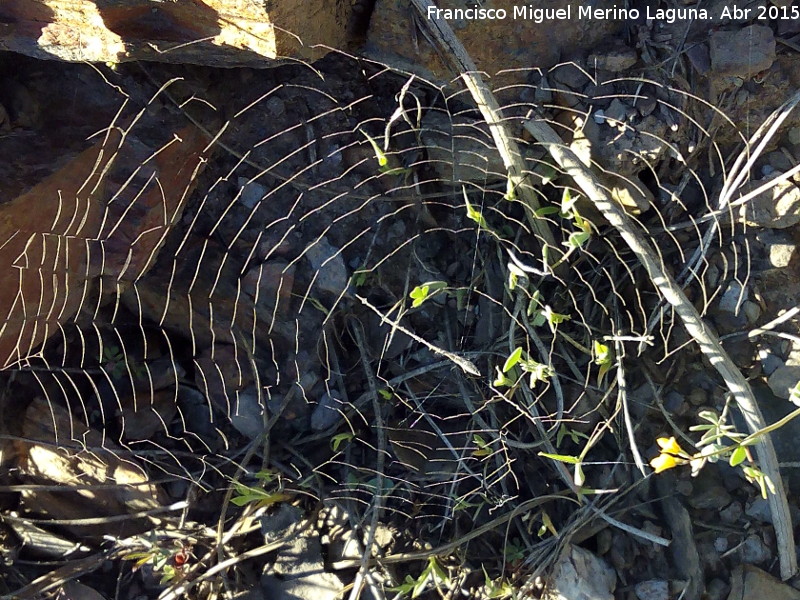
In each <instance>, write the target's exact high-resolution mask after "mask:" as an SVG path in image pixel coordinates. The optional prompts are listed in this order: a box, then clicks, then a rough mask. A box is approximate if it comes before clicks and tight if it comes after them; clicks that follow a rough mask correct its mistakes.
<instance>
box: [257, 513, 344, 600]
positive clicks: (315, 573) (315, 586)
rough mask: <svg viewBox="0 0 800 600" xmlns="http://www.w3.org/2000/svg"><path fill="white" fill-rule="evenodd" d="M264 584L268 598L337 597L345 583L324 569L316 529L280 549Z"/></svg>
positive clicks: (332, 599)
mask: <svg viewBox="0 0 800 600" xmlns="http://www.w3.org/2000/svg"><path fill="white" fill-rule="evenodd" d="M290 529H291V526H290ZM286 531H288V532H289V533H290V530H286ZM261 587H262V588H263V589H264V590H265V591H266V592H267V597H269V598H282V599H286V600H290V599H292V600H297V599H303V600H336V599H337V598H339V594H341V592H342V590H343V589H344V584H343V583H342V581H341V580H340V579H339V578H338V577H336V575H334V574H332V573H328V572H327V571H325V563H324V560H323V558H322V546H321V544H320V540H319V537H318V534H317V532H316V531H304V532H302V533H300V534H299V535H297V536H296V537H295V538H294V539H292V540H291V542H289V544H288V545H287V546H285V547H284V548H283V549H281V551H280V552H279V553H278V556H277V558H276V559H275V563H274V564H273V566H272V569H271V570H270V572H268V573H265V574H264V576H262V578H261Z"/></svg>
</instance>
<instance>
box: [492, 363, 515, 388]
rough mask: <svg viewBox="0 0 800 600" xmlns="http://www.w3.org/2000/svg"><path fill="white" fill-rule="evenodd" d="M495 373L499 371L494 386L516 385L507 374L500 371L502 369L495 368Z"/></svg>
mask: <svg viewBox="0 0 800 600" xmlns="http://www.w3.org/2000/svg"><path fill="white" fill-rule="evenodd" d="M494 369H495V371H497V377H496V378H495V380H494V382H493V383H492V385H494V386H495V387H511V386H512V385H514V383H515V381H514V380H513V379H511V378H510V377H507V376H506V375H505V373H503V372H502V371H501V370H500V367H495V368H494Z"/></svg>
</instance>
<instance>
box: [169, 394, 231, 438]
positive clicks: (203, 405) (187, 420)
mask: <svg viewBox="0 0 800 600" xmlns="http://www.w3.org/2000/svg"><path fill="white" fill-rule="evenodd" d="M178 411H179V413H180V418H179V419H177V423H179V424H180V425H179V427H180V429H179V430H178V431H177V432H176V434H177V435H178V436H179V437H180V438H181V439H185V440H187V441H191V443H192V446H193V447H194V446H198V447H202V448H203V449H204V450H205V451H206V452H208V453H214V452H216V451H217V450H219V449H221V448H222V447H223V445H224V438H223V436H222V433H221V432H220V430H219V429H218V428H217V426H216V424H215V420H214V412H213V410H212V408H211V406H210V405H209V403H208V399H207V398H206V397H205V396H204V395H203V394H202V393H201V392H199V391H198V390H197V389H195V388H193V387H189V386H188V385H183V384H181V385H179V386H178Z"/></svg>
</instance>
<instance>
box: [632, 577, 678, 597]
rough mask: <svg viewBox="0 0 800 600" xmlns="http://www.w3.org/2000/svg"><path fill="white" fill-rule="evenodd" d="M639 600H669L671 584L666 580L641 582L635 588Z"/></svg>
mask: <svg viewBox="0 0 800 600" xmlns="http://www.w3.org/2000/svg"><path fill="white" fill-rule="evenodd" d="M633 590H634V592H636V597H637V598H638V599H639V600H669V597H670V593H669V582H668V581H665V580H664V579H650V580H648V581H641V582H639V583H637V584H636V586H634V588H633Z"/></svg>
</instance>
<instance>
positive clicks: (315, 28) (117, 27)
mask: <svg viewBox="0 0 800 600" xmlns="http://www.w3.org/2000/svg"><path fill="white" fill-rule="evenodd" d="M355 6H356V3H353V2H336V1H335V0H309V1H308V2H306V3H305V4H303V6H302V9H301V8H300V7H299V5H297V4H296V3H294V2H292V1H291V0H271V1H270V2H269V3H264V2H257V1H255V0H204V1H203V2H202V3H200V4H197V3H194V2H189V3H185V2H158V3H156V4H153V3H152V2H150V1H149V0H114V1H113V2H112V1H108V0H106V1H104V2H94V1H90V0H69V1H67V0H48V1H47V2H5V3H3V6H2V8H1V9H0V20H1V21H2V22H4V23H6V25H5V27H3V28H2V30H0V48H2V49H3V50H12V51H14V52H19V53H22V54H27V55H29V56H33V57H34V58H39V59H53V58H57V59H60V60H68V61H74V62H84V61H86V62H100V63H105V62H111V63H118V62H126V61H135V60H152V61H160V62H174V63H178V64H183V63H191V64H202V65H209V66H215V67H235V66H252V67H258V68H263V67H268V66H271V65H274V63H271V62H269V61H267V60H265V59H276V58H280V57H294V58H299V59H304V60H314V59H317V58H321V57H322V56H323V55H324V54H325V53H326V49H324V48H322V47H315V45H317V44H322V45H324V46H328V47H339V48H344V47H346V46H347V45H348V44H349V43H351V42H352V41H353V39H354V33H355V32H354V31H353V28H354V27H356V28H358V27H357V21H359V20H363V16H362V15H359V14H357V13H356V11H355V10H354V7H355ZM308 15H314V18H313V19H309V18H308ZM367 17H368V15H367ZM295 34H299V35H302V40H301V39H300V38H298V37H297V36H296V35H295Z"/></svg>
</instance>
